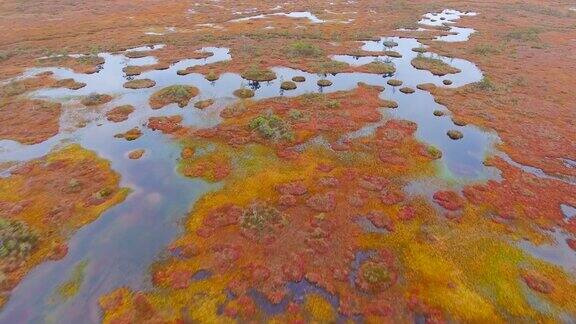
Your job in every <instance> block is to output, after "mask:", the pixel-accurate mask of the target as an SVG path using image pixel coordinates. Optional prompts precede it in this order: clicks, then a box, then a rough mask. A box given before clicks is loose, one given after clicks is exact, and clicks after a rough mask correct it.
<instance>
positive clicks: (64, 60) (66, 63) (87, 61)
mask: <svg viewBox="0 0 576 324" xmlns="http://www.w3.org/2000/svg"><path fill="white" fill-rule="evenodd" d="M102 64H104V58H102V57H99V56H96V55H85V56H81V57H70V56H68V55H64V56H54V57H48V58H43V59H39V60H38V61H37V63H36V65H37V66H43V67H52V66H58V67H65V68H68V69H72V70H73V71H74V72H76V73H86V74H92V73H96V72H98V71H100V68H101V66H102Z"/></svg>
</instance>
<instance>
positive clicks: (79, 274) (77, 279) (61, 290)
mask: <svg viewBox="0 0 576 324" xmlns="http://www.w3.org/2000/svg"><path fill="white" fill-rule="evenodd" d="M87 265H88V262H87V261H86V260H84V261H80V262H79V263H78V264H76V266H75V267H74V270H72V274H71V275H70V279H69V280H68V281H66V282H64V283H63V284H62V285H60V286H59V287H58V294H59V295H60V297H62V299H64V300H67V299H70V298H71V297H74V296H75V295H76V294H77V293H78V290H80V286H81V285H82V282H83V281H84V273H85V270H86V266H87Z"/></svg>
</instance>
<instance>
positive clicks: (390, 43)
mask: <svg viewBox="0 0 576 324" xmlns="http://www.w3.org/2000/svg"><path fill="white" fill-rule="evenodd" d="M382 45H384V46H386V47H388V48H392V47H396V46H398V43H396V42H395V41H392V40H385V41H383V42H382Z"/></svg>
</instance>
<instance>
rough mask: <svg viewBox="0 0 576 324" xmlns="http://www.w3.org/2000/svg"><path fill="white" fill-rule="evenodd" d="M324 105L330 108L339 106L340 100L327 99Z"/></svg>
mask: <svg viewBox="0 0 576 324" xmlns="http://www.w3.org/2000/svg"><path fill="white" fill-rule="evenodd" d="M326 107H327V108H331V109H335V108H338V107H340V101H338V100H328V101H327V102H326Z"/></svg>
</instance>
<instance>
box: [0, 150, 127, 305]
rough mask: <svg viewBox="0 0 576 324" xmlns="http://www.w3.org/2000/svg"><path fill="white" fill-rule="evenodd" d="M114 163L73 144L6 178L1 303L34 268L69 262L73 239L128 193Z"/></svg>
mask: <svg viewBox="0 0 576 324" xmlns="http://www.w3.org/2000/svg"><path fill="white" fill-rule="evenodd" d="M119 180H120V177H119V175H118V174H116V173H114V172H113V171H112V170H111V169H110V165H109V162H108V161H106V160H103V159H101V158H99V157H98V156H97V155H96V154H95V153H94V152H92V151H88V150H85V149H83V148H82V147H80V146H78V145H71V146H67V147H65V148H62V149H60V150H57V151H55V152H51V153H49V154H48V155H46V156H45V157H42V158H39V159H35V160H31V161H29V162H27V163H25V164H23V165H20V166H17V167H16V168H14V169H13V170H11V171H10V175H9V176H7V177H3V178H0V216H1V217H0V232H2V242H1V245H0V271H1V273H2V280H1V281H0V289H1V294H2V296H1V302H2V304H4V302H5V301H6V300H7V298H8V297H9V292H10V290H11V289H12V288H13V287H15V286H16V285H17V284H18V282H19V281H20V280H21V279H22V278H23V277H24V276H25V275H26V273H27V272H28V271H30V269H32V268H33V267H35V266H37V265H38V264H39V263H41V262H43V261H46V260H58V259H61V258H63V257H64V256H65V255H66V253H67V251H68V248H67V243H66V241H67V239H68V238H69V237H70V236H71V235H73V234H74V232H75V231H76V230H77V229H78V228H80V227H82V226H84V225H86V224H88V223H90V222H92V221H93V220H94V219H96V218H97V217H98V216H99V215H100V214H101V213H102V212H103V211H105V210H106V209H108V208H110V207H111V206H113V205H115V204H118V203H120V202H122V200H124V197H125V196H126V194H127V193H128V189H122V188H119V186H118V184H119Z"/></svg>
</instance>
